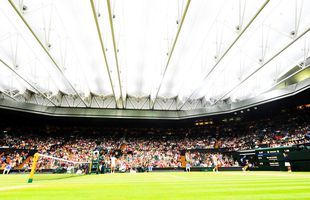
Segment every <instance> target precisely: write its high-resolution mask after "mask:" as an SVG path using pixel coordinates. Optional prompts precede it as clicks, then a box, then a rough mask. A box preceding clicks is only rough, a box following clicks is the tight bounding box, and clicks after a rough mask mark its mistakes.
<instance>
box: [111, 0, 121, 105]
mask: <svg viewBox="0 0 310 200" xmlns="http://www.w3.org/2000/svg"><path fill="white" fill-rule="evenodd" d="M107 5H108V11H109V21H110V29H111V35H112V41H113V49H114V57H115V63H116V70H117V78H118V84H119V90H120V98H121V100H122V107H124V106H125V103H124V100H123V90H122V83H121V75H120V70H119V63H118V56H117V47H116V41H115V34H114V26H113V17H112V11H111V2H110V0H107Z"/></svg>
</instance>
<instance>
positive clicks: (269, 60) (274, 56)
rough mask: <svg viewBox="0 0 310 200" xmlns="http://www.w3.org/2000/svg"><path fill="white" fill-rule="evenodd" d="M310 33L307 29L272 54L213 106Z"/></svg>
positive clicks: (309, 29)
mask: <svg viewBox="0 0 310 200" xmlns="http://www.w3.org/2000/svg"><path fill="white" fill-rule="evenodd" d="M309 31H310V28H307V29H306V30H305V31H304V32H303V33H301V34H300V35H299V36H298V37H296V38H295V39H294V40H293V41H291V42H290V43H288V44H287V45H286V46H285V47H284V48H282V49H281V50H280V51H278V52H277V53H276V54H274V55H273V56H272V57H271V58H269V59H268V60H267V61H266V62H265V63H263V64H262V65H261V66H260V67H259V68H257V69H256V70H255V71H253V72H252V73H251V74H249V75H248V76H247V77H246V78H244V79H243V80H242V81H241V82H240V83H238V84H237V85H235V86H234V87H233V88H232V89H230V90H229V91H227V92H226V93H225V94H224V95H222V96H221V97H220V98H219V99H217V100H216V101H215V102H214V104H216V103H217V102H219V101H220V100H222V99H223V98H224V97H225V96H226V95H228V94H230V93H231V92H233V91H234V90H235V89H237V88H238V87H239V86H240V85H242V83H244V82H245V81H247V80H248V79H249V78H251V77H252V76H253V75H254V74H256V73H257V72H258V71H259V70H261V69H262V68H263V67H264V66H266V65H267V64H268V63H269V62H271V61H272V60H273V59H274V58H276V57H277V56H279V55H280V54H281V53H282V52H283V51H285V50H286V49H287V48H289V47H290V46H291V45H292V44H294V43H295V42H296V41H297V40H299V39H300V38H301V37H302V36H304V35H305V34H306V33H308V32H309Z"/></svg>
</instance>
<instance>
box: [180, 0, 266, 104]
mask: <svg viewBox="0 0 310 200" xmlns="http://www.w3.org/2000/svg"><path fill="white" fill-rule="evenodd" d="M269 1H270V0H267V1H265V3H264V4H263V5H262V6H261V7H260V8H259V10H258V11H257V12H256V13H255V15H254V16H253V17H252V19H251V20H250V21H249V23H248V24H247V25H246V26H245V27H244V29H242V31H241V32H240V33H239V35H238V36H237V37H236V39H235V40H234V41H233V42H232V43H231V44H230V46H229V47H228V48H227V49H226V51H225V52H224V53H223V54H222V55H221V56H220V58H219V59H218V61H217V62H216V63H215V65H214V66H213V67H212V68H211V70H210V71H209V72H208V73H207V75H206V76H205V77H204V78H203V80H202V83H203V82H204V81H205V80H206V79H207V78H208V77H209V76H210V75H211V73H212V72H213V71H214V70H215V68H216V67H217V66H218V64H219V63H220V62H221V61H222V60H223V58H224V57H225V56H226V55H227V53H228V52H229V51H230V50H231V48H232V47H233V46H234V45H235V44H236V43H237V41H238V40H239V39H240V37H241V36H242V35H243V34H244V32H245V31H246V30H247V29H248V28H249V27H250V25H251V24H252V23H253V21H254V20H255V19H256V17H257V16H258V15H259V14H260V13H261V12H262V10H263V9H264V8H265V7H266V5H267V4H268V3H269ZM199 87H200V85H199ZM199 87H198V88H196V89H195V90H194V91H193V92H192V93H191V94H190V95H189V96H188V97H187V98H186V100H185V101H184V103H182V105H181V106H180V108H179V109H178V110H181V109H182V108H183V106H184V105H185V104H186V103H187V101H188V100H189V99H190V98H191V97H192V96H193V95H194V94H195V93H196V92H197V90H198V89H199Z"/></svg>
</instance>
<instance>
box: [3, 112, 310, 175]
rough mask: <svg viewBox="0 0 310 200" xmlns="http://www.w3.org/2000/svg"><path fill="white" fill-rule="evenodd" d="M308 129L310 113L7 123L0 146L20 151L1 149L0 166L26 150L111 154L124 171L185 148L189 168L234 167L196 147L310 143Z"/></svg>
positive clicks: (101, 159) (175, 156)
mask: <svg viewBox="0 0 310 200" xmlns="http://www.w3.org/2000/svg"><path fill="white" fill-rule="evenodd" d="M309 133H310V125H309V113H306V114H305V113H293V114H290V113H289V114H286V115H283V116H280V117H277V118H273V119H270V118H264V119H261V120H255V121H254V120H253V121H245V122H240V121H238V122H231V123H218V124H212V125H209V126H194V127H191V128H176V129H167V128H165V129H160V128H158V129H155V128H135V129H134V128H131V129H129V128H87V127H83V128H81V127H73V128H72V127H45V128H44V129H42V128H35V127H31V128H14V127H13V128H7V127H6V128H5V129H4V128H3V130H2V131H1V133H0V136H1V138H2V139H1V140H0V148H1V147H2V148H8V149H17V150H23V151H22V152H21V151H18V152H13V153H12V152H11V153H9V154H7V153H4V152H3V153H1V152H0V157H1V160H0V167H1V168H2V169H3V168H4V167H5V166H6V165H11V166H12V167H13V168H14V167H16V166H19V165H20V164H21V163H22V162H23V161H24V160H25V159H26V158H27V156H28V153H27V151H28V150H36V151H38V152H39V153H41V154H44V155H49V156H53V157H57V158H62V159H65V160H71V161H75V162H88V161H90V160H95V162H97V163H98V165H99V166H101V168H102V167H103V168H108V166H110V165H111V163H110V162H111V161H110V160H111V159H110V158H111V156H115V157H116V158H117V161H116V162H117V163H116V165H117V167H118V168H119V169H125V171H126V170H129V169H138V168H141V167H143V168H145V169H148V170H151V169H152V168H153V167H159V168H167V167H169V168H177V167H180V166H181V164H182V163H181V151H184V150H185V151H186V154H185V158H186V162H188V163H190V164H191V166H197V167H209V166H210V167H211V166H214V165H215V163H214V160H216V161H217V162H221V164H222V166H227V167H229V166H237V165H238V164H237V162H236V161H235V160H234V159H233V158H232V156H229V155H224V154H221V153H208V152H201V151H195V150H208V149H225V150H226V151H239V150H246V149H256V148H260V147H279V146H290V145H295V144H302V143H309V142H310V140H309ZM215 158H216V159H215ZM38 165H39V168H41V169H42V168H53V166H52V165H53V164H52V163H51V161H50V160H48V159H42V160H40V161H39V163H38ZM26 168H27V167H26Z"/></svg>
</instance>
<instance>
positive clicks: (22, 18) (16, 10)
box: [8, 0, 88, 107]
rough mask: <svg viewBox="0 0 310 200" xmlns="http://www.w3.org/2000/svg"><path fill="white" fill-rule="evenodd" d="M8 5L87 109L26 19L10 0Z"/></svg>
mask: <svg viewBox="0 0 310 200" xmlns="http://www.w3.org/2000/svg"><path fill="white" fill-rule="evenodd" d="M8 1H9V3H10V4H11V6H12V7H13V9H14V10H15V12H16V13H17V14H18V16H19V17H20V18H21V20H22V21H23V22H24V24H25V25H26V26H27V28H28V30H29V31H30V32H31V34H32V35H33V36H34V38H35V39H36V41H37V42H38V43H39V45H40V46H41V47H42V49H43V50H44V52H45V53H46V54H47V55H48V57H49V58H50V59H51V61H52V62H53V64H54V66H55V67H56V68H57V70H58V71H59V72H60V73H61V75H62V76H63V77H64V79H65V80H66V81H67V83H68V84H69V85H70V87H71V88H72V89H73V91H74V92H75V93H76V95H77V96H78V97H79V99H80V100H81V102H82V103H83V104H84V105H85V106H86V107H88V105H87V103H86V102H85V101H84V99H83V98H82V97H81V95H80V94H79V93H78V91H77V90H76V89H75V88H74V86H73V85H72V83H71V82H70V81H69V80H68V78H67V77H66V75H65V74H64V73H63V71H62V69H61V68H60V67H59V65H58V64H57V62H56V61H55V59H54V58H53V57H52V55H51V54H50V53H49V51H48V50H47V49H46V48H45V46H44V45H43V43H42V42H41V40H40V39H39V37H38V36H37V35H36V34H35V32H34V31H33V30H32V28H31V27H30V25H29V24H28V22H27V21H26V19H25V18H24V16H23V15H22V14H21V13H20V11H19V10H18V8H17V7H16V6H15V4H14V2H13V1H12V0H8Z"/></svg>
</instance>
